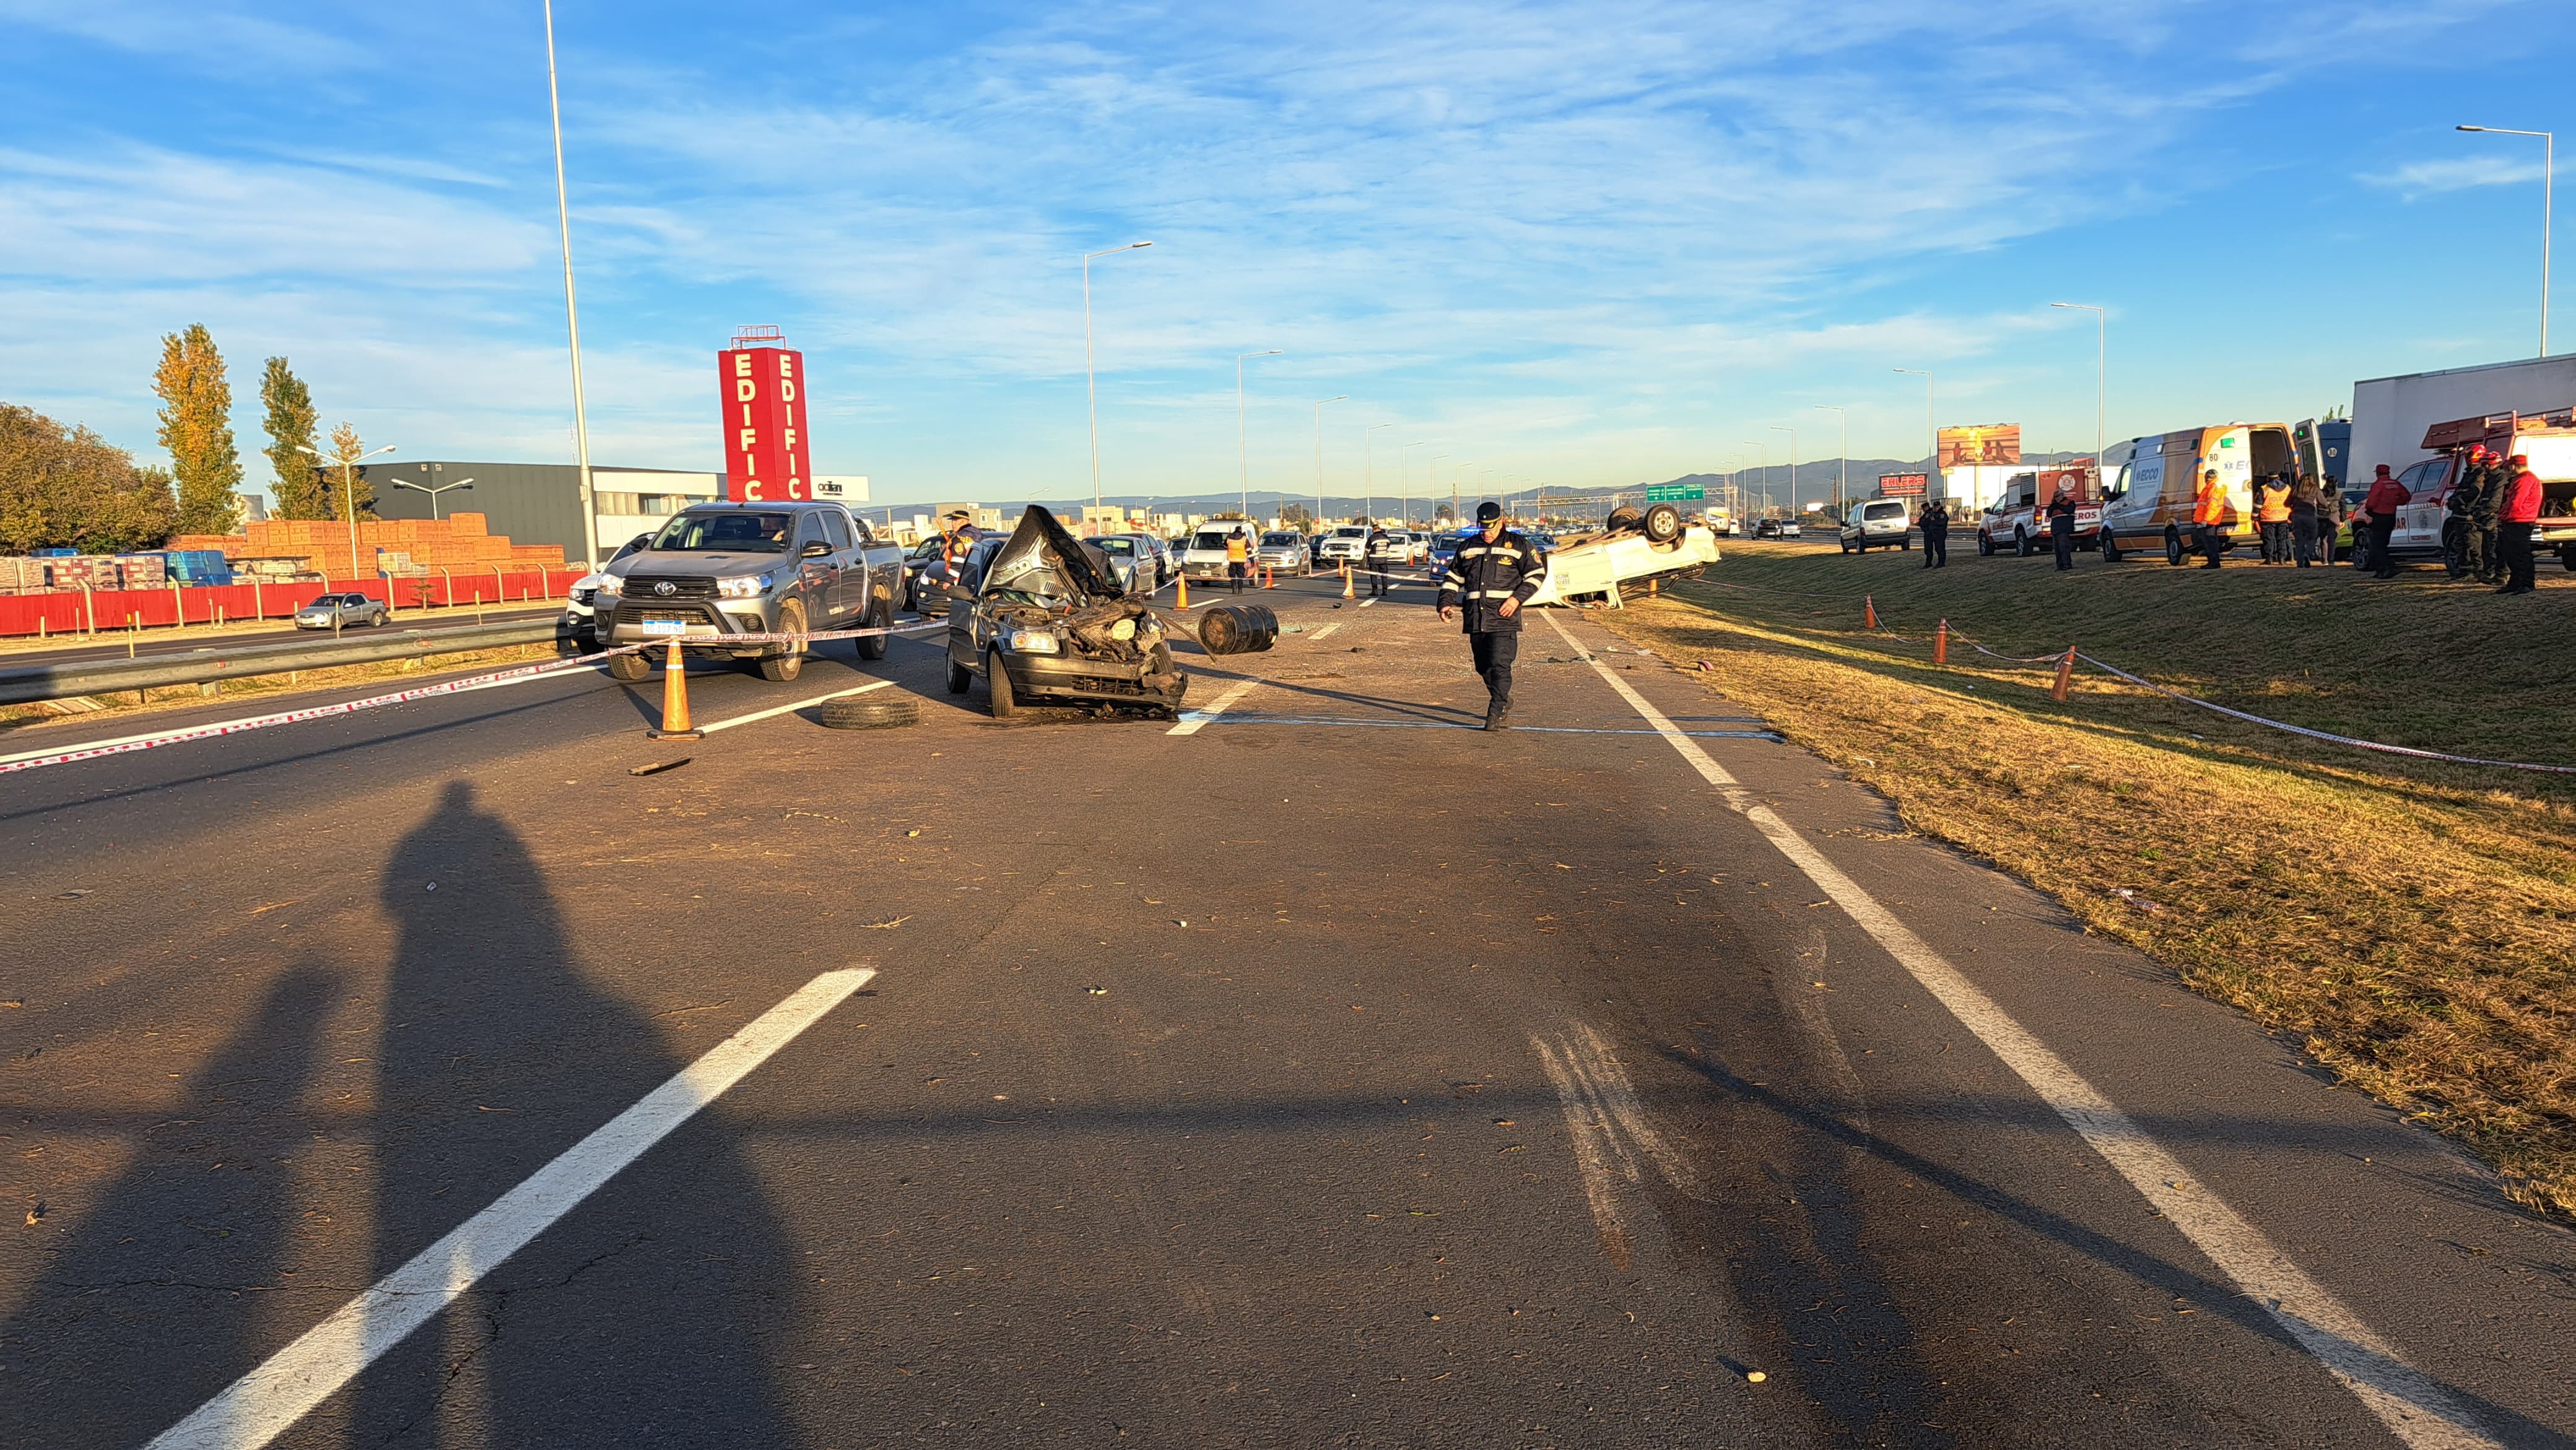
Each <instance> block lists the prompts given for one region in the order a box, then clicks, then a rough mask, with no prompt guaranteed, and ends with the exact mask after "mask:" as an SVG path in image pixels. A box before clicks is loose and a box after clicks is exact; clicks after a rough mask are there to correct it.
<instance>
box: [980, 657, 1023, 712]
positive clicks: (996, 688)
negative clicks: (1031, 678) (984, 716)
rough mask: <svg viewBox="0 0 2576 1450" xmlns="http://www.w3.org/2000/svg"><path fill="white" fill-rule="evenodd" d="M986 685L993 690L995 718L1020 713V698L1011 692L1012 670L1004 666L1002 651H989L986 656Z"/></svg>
mask: <svg viewBox="0 0 2576 1450" xmlns="http://www.w3.org/2000/svg"><path fill="white" fill-rule="evenodd" d="M984 685H985V688H986V689H988V690H990V691H991V692H992V709H993V718H994V719H996V720H1008V719H1010V718H1011V717H1012V716H1013V715H1016V714H1018V713H1019V709H1020V702H1019V698H1018V697H1017V696H1016V695H1014V694H1012V693H1011V672H1010V671H1009V670H1006V669H1004V668H1002V652H1001V651H1000V650H992V651H988V652H987V653H986V654H985V656H984Z"/></svg>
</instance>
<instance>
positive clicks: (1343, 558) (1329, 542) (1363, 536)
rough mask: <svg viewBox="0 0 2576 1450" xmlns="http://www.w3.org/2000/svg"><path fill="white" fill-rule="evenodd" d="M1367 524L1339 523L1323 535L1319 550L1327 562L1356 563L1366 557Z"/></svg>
mask: <svg viewBox="0 0 2576 1450" xmlns="http://www.w3.org/2000/svg"><path fill="white" fill-rule="evenodd" d="M1368 536H1369V531H1368V525H1366V524H1341V525H1337V526H1336V527H1335V528H1334V529H1333V531H1332V532H1331V533H1329V534H1326V535H1324V547H1323V549H1322V550H1321V551H1320V552H1321V553H1322V555H1323V561H1324V562H1325V563H1327V564H1358V563H1361V562H1363V561H1365V560H1366V559H1367V557H1368Z"/></svg>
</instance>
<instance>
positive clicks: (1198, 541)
mask: <svg viewBox="0 0 2576 1450" xmlns="http://www.w3.org/2000/svg"><path fill="white" fill-rule="evenodd" d="M1226 538H1227V536H1226V535H1224V534H1217V533H1205V534H1201V535H1199V536H1198V537H1197V538H1195V539H1192V540H1190V547H1191V548H1193V549H1222V548H1224V547H1225V541H1226Z"/></svg>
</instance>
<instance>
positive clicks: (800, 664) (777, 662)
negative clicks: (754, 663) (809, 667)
mask: <svg viewBox="0 0 2576 1450" xmlns="http://www.w3.org/2000/svg"><path fill="white" fill-rule="evenodd" d="M778 632H779V633H780V634H803V633H804V632H805V606H804V605H803V604H802V603H800V602H798V601H797V600H793V599H790V600H788V601H787V602H786V603H784V604H781V605H779V606H778ZM770 648H772V649H775V650H777V651H779V653H777V654H772V655H762V656H761V657H760V659H759V661H758V663H759V666H760V677H761V678H762V679H764V680H767V681H769V682H770V683H771V684H773V685H783V684H786V683H787V682H788V681H790V680H792V679H795V678H796V677H797V676H798V675H801V674H803V673H805V654H804V651H803V650H802V649H801V648H800V647H798V646H796V645H792V644H781V645H772V646H770Z"/></svg>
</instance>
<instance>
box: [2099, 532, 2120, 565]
mask: <svg viewBox="0 0 2576 1450" xmlns="http://www.w3.org/2000/svg"><path fill="white" fill-rule="evenodd" d="M2102 562H2103V563H2105V564H2117V563H2119V562H2120V539H2119V536H2118V535H2116V534H2114V533H2112V532H2111V531H2110V530H2109V529H2104V530H2103V531H2102Z"/></svg>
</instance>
